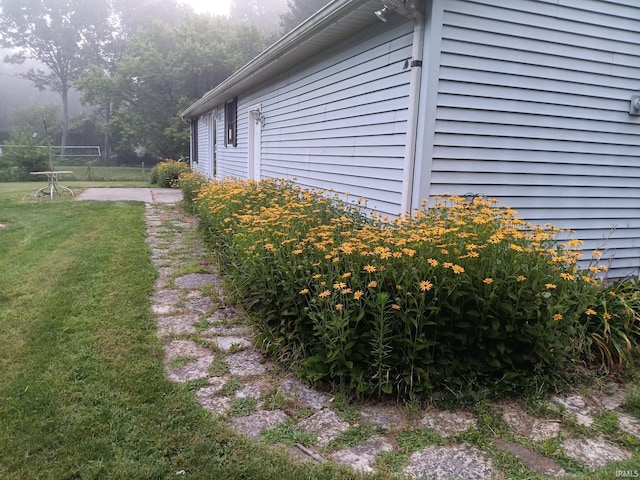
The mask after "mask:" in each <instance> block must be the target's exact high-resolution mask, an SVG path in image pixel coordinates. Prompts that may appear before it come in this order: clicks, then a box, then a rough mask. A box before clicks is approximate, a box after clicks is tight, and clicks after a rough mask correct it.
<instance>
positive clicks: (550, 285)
mask: <svg viewBox="0 0 640 480" xmlns="http://www.w3.org/2000/svg"><path fill="white" fill-rule="evenodd" d="M544 286H545V288H546V289H547V290H553V289H554V288H557V286H556V285H554V284H553V283H546V284H545V285H544Z"/></svg>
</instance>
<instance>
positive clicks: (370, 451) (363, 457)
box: [330, 437, 393, 473]
mask: <svg viewBox="0 0 640 480" xmlns="http://www.w3.org/2000/svg"><path fill="white" fill-rule="evenodd" d="M391 450H393V446H392V445H391V444H390V443H388V442H387V441H386V440H385V439H384V438H382V437H374V438H371V439H369V440H367V441H366V442H365V443H363V444H362V445H356V446H355V447H350V448H346V449H344V450H339V451H337V452H335V453H333V454H331V455H330V457H331V459H332V460H333V461H335V462H337V463H341V464H343V465H348V466H350V467H351V468H353V469H354V470H357V471H360V472H364V473H373V471H374V469H373V465H374V463H375V461H376V455H377V454H378V453H379V452H390V451H391Z"/></svg>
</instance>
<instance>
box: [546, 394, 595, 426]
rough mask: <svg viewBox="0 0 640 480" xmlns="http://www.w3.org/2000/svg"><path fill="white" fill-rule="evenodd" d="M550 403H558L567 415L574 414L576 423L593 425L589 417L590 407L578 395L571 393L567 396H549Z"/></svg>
mask: <svg viewBox="0 0 640 480" xmlns="http://www.w3.org/2000/svg"><path fill="white" fill-rule="evenodd" d="M550 402H551V404H552V405H554V404H555V405H560V406H561V407H563V408H564V410H565V412H566V413H568V414H569V415H575V417H576V422H577V423H578V425H582V426H583V427H590V426H591V425H593V418H592V417H591V408H590V407H589V405H587V402H586V401H585V399H584V398H582V397H581V396H580V395H571V396H568V397H551V399H550Z"/></svg>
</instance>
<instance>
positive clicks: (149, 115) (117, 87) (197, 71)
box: [82, 15, 264, 158]
mask: <svg viewBox="0 0 640 480" xmlns="http://www.w3.org/2000/svg"><path fill="white" fill-rule="evenodd" d="M263 48H264V43H263V42H262V37H261V36H260V34H259V32H258V31H257V29H256V28H255V27H253V26H251V25H249V24H244V23H238V22H233V21H231V20H229V19H226V18H222V17H209V16H206V15H192V16H189V17H187V18H185V19H184V20H183V21H182V22H180V23H179V24H177V25H168V24H166V23H163V22H159V21H154V22H153V23H152V24H151V25H149V26H148V27H146V28H143V29H141V30H139V31H138V32H137V33H136V34H135V35H134V36H133V37H132V38H130V39H129V41H128V46H127V50H126V54H125V56H124V57H123V58H122V59H121V60H120V61H119V62H118V63H117V73H116V74H115V75H114V77H113V78H106V75H105V74H104V72H101V71H99V70H96V69H94V70H93V71H92V72H91V75H90V76H89V77H87V80H86V81H84V80H83V84H82V88H83V91H84V92H85V94H86V95H88V96H91V98H99V96H100V95H105V96H108V97H111V98H112V99H113V102H114V105H115V109H114V110H115V112H114V114H113V116H112V119H111V120H110V122H109V124H108V128H109V129H110V130H111V131H112V132H118V134H119V135H120V137H121V143H120V145H119V148H122V149H125V150H129V151H131V150H138V151H140V150H142V151H145V152H149V153H152V154H153V155H155V156H156V157H161V158H162V157H164V158H179V157H180V156H186V155H187V154H188V145H189V131H188V128H187V125H186V124H185V123H184V122H182V120H181V119H180V116H179V114H180V112H181V111H182V110H184V109H185V108H186V107H187V106H188V105H189V104H190V103H192V102H193V101H195V100H196V99H198V98H200V97H201V96H202V95H203V94H204V93H205V92H206V91H207V90H210V89H211V88H213V87H214V86H216V85H217V84H219V83H220V82H222V81H223V80H225V79H226V78H227V77H228V76H230V75H231V74H232V73H233V72H234V71H235V69H237V68H239V67H240V66H242V65H244V64H245V63H246V62H247V61H248V60H250V59H251V58H252V57H253V56H255V55H256V54H257V53H259V52H260V51H261V50H262V49H263Z"/></svg>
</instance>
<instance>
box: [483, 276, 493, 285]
mask: <svg viewBox="0 0 640 480" xmlns="http://www.w3.org/2000/svg"><path fill="white" fill-rule="evenodd" d="M483 282H484V283H486V284H487V285H491V284H492V283H493V278H490V277H487V278H485V279H484V280H483Z"/></svg>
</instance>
